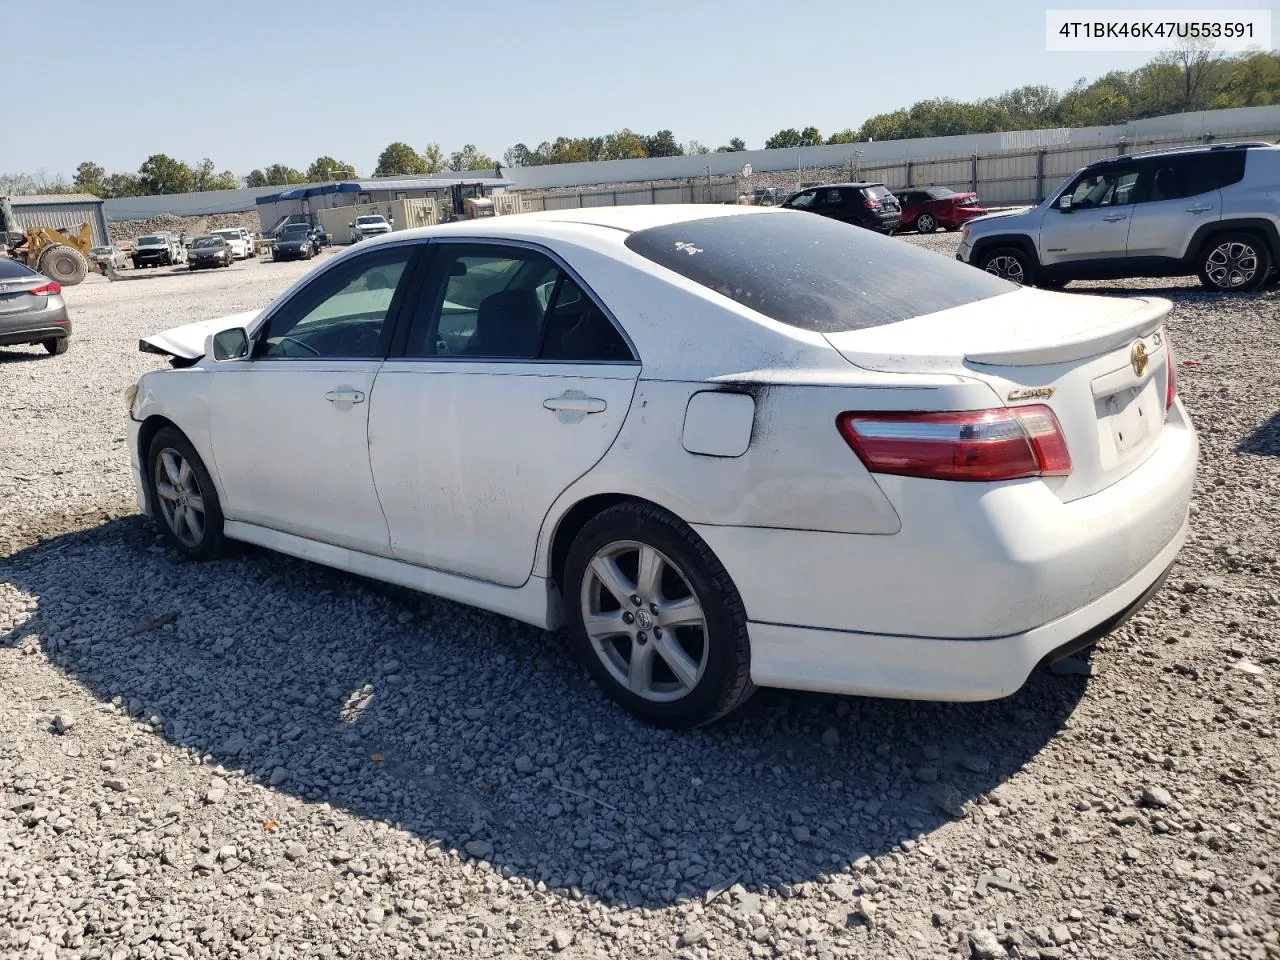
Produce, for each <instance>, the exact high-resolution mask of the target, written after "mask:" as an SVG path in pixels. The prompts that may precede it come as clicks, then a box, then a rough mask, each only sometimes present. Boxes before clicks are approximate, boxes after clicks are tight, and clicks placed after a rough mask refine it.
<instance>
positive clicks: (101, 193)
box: [71, 160, 107, 197]
mask: <svg viewBox="0 0 1280 960" xmlns="http://www.w3.org/2000/svg"><path fill="white" fill-rule="evenodd" d="M71 185H72V186H73V187H75V188H76V190H78V191H79V192H80V193H92V194H93V195H94V196H95V197H105V196H107V171H106V170H103V169H102V167H100V166H98V165H97V164H96V163H90V162H89V161H87V160H86V161H85V162H84V163H82V164H80V165H79V166H77V167H76V178H75V180H73V181H72V183H71Z"/></svg>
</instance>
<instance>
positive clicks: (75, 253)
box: [40, 244, 89, 287]
mask: <svg viewBox="0 0 1280 960" xmlns="http://www.w3.org/2000/svg"><path fill="white" fill-rule="evenodd" d="M40 272H41V273H43V274H44V275H45V276H46V277H48V278H49V279H50V280H56V281H57V282H58V283H60V284H62V285H63V286H64V287H74V286H75V285H76V284H77V283H81V282H82V281H83V280H84V278H85V277H87V276H88V275H89V261H88V260H86V259H85V258H84V254H83V253H81V252H80V251H79V250H77V249H76V248H75V247H68V246H66V245H65V244H57V245H56V246H52V247H50V248H49V249H48V250H46V251H45V252H44V253H43V254H42V255H41V257H40Z"/></svg>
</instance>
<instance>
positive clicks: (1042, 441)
mask: <svg viewBox="0 0 1280 960" xmlns="http://www.w3.org/2000/svg"><path fill="white" fill-rule="evenodd" d="M836 426H837V427H838V428H839V430H840V433H841V435H842V436H843V437H844V439H845V441H846V442H847V443H848V444H849V446H850V447H852V448H853V452H854V453H856V454H857V455H858V458H859V459H860V460H861V461H862V462H863V464H864V465H865V466H866V468H867V469H868V470H870V471H871V472H872V473H888V474H896V475H897V476H902V477H922V478H924V479H927V480H968V481H980V482H992V481H997V480H1017V479H1020V478H1023V477H1061V476H1066V475H1067V474H1069V473H1070V472H1071V455H1070V453H1069V452H1068V451H1067V443H1066V439H1065V438H1064V437H1063V435H1062V427H1061V426H1060V425H1059V423H1058V418H1057V417H1056V416H1054V414H1053V411H1052V410H1050V409H1049V408H1048V407H1046V406H1044V405H1043V404H1032V405H1029V406H1025V407H1001V408H998V409H994V410H960V411H949V412H944V413H880V412H875V413H842V414H840V416H839V417H837V418H836Z"/></svg>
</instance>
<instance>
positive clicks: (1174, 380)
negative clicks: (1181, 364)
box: [1164, 346, 1178, 412]
mask: <svg viewBox="0 0 1280 960" xmlns="http://www.w3.org/2000/svg"><path fill="white" fill-rule="evenodd" d="M1164 356H1165V361H1164V363H1165V378H1164V409H1165V411H1166V412H1167V411H1168V410H1169V408H1170V407H1172V406H1173V398H1174V397H1176V396H1177V395H1178V374H1177V372H1176V368H1177V366H1178V363H1177V361H1176V360H1175V359H1174V356H1173V347H1171V346H1166V347H1165V348H1164Z"/></svg>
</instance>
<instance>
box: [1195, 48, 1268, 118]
mask: <svg viewBox="0 0 1280 960" xmlns="http://www.w3.org/2000/svg"><path fill="white" fill-rule="evenodd" d="M1272 103H1280V56H1277V55H1276V54H1274V53H1253V54H1246V55H1244V56H1243V57H1241V58H1238V59H1236V60H1234V61H1232V62H1229V63H1227V64H1226V65H1225V70H1224V71H1223V76H1222V83H1221V85H1220V86H1219V88H1218V90H1217V92H1216V93H1215V94H1214V97H1213V100H1212V102H1211V103H1210V106H1211V107H1213V108H1214V109H1221V108H1223V107H1261V106H1266V105H1268V104H1272Z"/></svg>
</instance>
